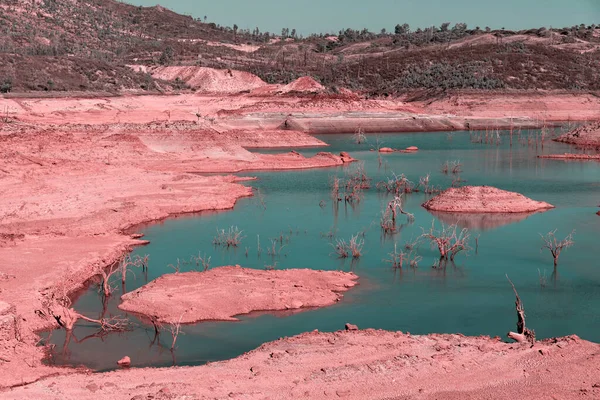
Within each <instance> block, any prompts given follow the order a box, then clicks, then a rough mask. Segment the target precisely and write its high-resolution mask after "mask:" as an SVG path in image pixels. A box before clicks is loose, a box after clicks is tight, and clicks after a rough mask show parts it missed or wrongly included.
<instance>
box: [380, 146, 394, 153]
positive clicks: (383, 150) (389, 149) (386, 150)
mask: <svg viewBox="0 0 600 400" xmlns="http://www.w3.org/2000/svg"><path fill="white" fill-rule="evenodd" d="M394 151H395V150H394V149H392V148H390V147H382V148H380V149H379V152H380V153H393V152H394Z"/></svg>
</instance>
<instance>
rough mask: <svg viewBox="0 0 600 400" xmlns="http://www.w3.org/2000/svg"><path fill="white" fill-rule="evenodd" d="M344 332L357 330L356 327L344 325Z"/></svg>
mask: <svg viewBox="0 0 600 400" xmlns="http://www.w3.org/2000/svg"><path fill="white" fill-rule="evenodd" d="M346 330H347V331H357V330H358V326H356V325H353V324H346Z"/></svg>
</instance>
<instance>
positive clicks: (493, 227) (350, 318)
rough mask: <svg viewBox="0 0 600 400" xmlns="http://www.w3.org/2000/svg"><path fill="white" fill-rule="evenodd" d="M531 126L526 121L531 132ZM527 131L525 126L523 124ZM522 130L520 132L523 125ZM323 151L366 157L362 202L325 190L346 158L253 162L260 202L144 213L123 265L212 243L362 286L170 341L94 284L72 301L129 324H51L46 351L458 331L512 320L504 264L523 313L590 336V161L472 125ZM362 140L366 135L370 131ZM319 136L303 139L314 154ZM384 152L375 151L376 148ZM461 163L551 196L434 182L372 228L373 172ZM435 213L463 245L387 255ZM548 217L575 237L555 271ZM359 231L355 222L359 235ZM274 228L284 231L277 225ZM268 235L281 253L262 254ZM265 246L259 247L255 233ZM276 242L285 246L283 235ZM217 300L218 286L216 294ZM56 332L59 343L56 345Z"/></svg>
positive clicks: (104, 354) (254, 259)
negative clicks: (501, 207)
mask: <svg viewBox="0 0 600 400" xmlns="http://www.w3.org/2000/svg"><path fill="white" fill-rule="evenodd" d="M530 134H533V133H530ZM523 135H524V136H525V134H523ZM525 137H526V136H525ZM319 138H320V139H322V140H324V141H326V142H328V143H329V144H330V147H329V148H328V149H327V150H328V151H331V152H339V151H342V150H344V151H349V152H350V153H351V154H352V155H353V156H354V157H355V158H357V159H360V160H362V161H364V166H365V170H366V172H367V174H368V175H369V177H371V178H372V185H371V186H372V187H371V189H369V190H364V192H363V197H362V199H361V200H360V202H357V203H355V204H344V203H342V204H335V205H334V203H336V202H334V201H332V200H331V198H330V182H331V180H332V177H334V176H337V177H344V176H345V175H346V174H347V171H348V168H353V167H352V166H351V167H339V168H332V169H315V170H305V171H279V172H260V173H258V172H253V173H247V174H240V175H242V176H257V177H258V178H259V179H258V180H257V181H251V182H246V184H248V185H251V186H252V187H254V188H256V189H259V190H260V193H261V195H262V196H261V197H262V199H263V202H264V204H262V203H261V202H260V201H258V200H257V197H258V196H257V197H255V198H246V199H241V200H240V201H239V202H238V203H237V205H236V207H235V209H234V210H232V211H228V212H218V213H201V214H200V215H191V216H182V217H179V218H174V219H169V220H166V221H162V222H160V223H158V224H151V225H147V226H144V227H136V229H135V231H136V232H137V231H139V230H140V229H143V232H144V233H145V235H146V236H145V239H148V240H149V241H150V244H149V245H147V246H145V247H142V248H137V249H135V250H134V254H136V255H141V256H143V255H145V254H148V255H149V257H150V265H149V268H148V270H147V271H146V273H139V272H136V276H135V277H133V276H131V277H128V280H127V287H126V288H125V289H126V290H128V291H131V290H135V289H137V288H138V287H140V286H142V285H144V284H145V283H146V282H148V281H151V280H154V279H156V278H158V277H159V276H161V275H163V274H165V273H172V272H173V269H171V268H169V267H168V266H169V265H176V264H177V261H178V260H179V266H180V269H181V271H182V272H183V271H189V270H192V269H196V268H198V267H197V266H196V265H195V263H193V262H190V261H189V260H190V258H191V256H192V255H198V254H199V253H201V254H205V255H207V256H210V257H211V267H215V266H221V265H235V264H240V265H242V266H244V267H248V268H256V269H264V268H265V267H267V266H272V265H274V264H275V262H277V268H280V269H285V268H312V269H320V270H341V271H352V272H354V273H356V274H357V275H358V276H359V277H360V279H359V286H357V287H355V288H353V289H351V290H349V291H348V292H346V293H345V294H344V297H343V299H342V301H340V302H339V303H337V304H335V305H333V306H331V307H325V308H321V309H311V310H305V311H303V312H300V313H295V312H290V313H285V314H273V313H264V312H262V313H253V314H250V315H244V316H239V321H237V322H214V321H211V322H204V323H200V324H195V325H190V326H184V327H182V333H181V334H180V335H179V336H178V339H177V345H176V348H175V350H174V352H171V351H170V348H171V343H172V336H171V333H170V331H169V329H168V327H165V328H166V329H163V330H162V332H161V333H160V334H159V335H156V334H155V331H154V328H153V326H152V324H150V323H148V322H144V321H142V320H140V319H138V318H136V316H134V315H127V314H125V313H123V312H122V311H121V310H119V309H118V304H119V301H120V300H119V298H120V295H121V293H122V291H123V290H124V288H121V284H120V281H119V282H118V289H117V291H116V293H114V295H113V296H111V297H110V298H109V299H108V301H106V302H105V303H104V304H103V301H102V296H100V295H99V293H98V291H97V289H96V288H95V285H94V284H91V285H90V286H89V288H88V289H87V290H85V291H84V292H83V293H81V295H79V296H78V298H77V299H76V301H75V302H74V307H75V308H76V309H77V311H79V312H80V313H82V314H85V315H88V316H90V317H94V318H95V317H98V316H100V315H102V314H103V313H105V314H106V315H126V316H128V317H129V318H130V320H131V321H132V323H133V329H132V330H131V331H127V332H122V333H115V334H110V335H106V334H100V333H99V332H98V329H97V327H96V326H92V325H89V324H81V325H78V326H77V327H76V329H75V330H74V331H73V334H72V336H71V337H67V335H66V333H65V331H64V330H56V331H53V332H52V333H51V335H50V334H49V336H50V338H49V342H50V343H52V344H54V345H55V348H54V350H53V351H52V354H51V357H50V359H49V362H53V363H56V364H69V365H81V364H84V365H86V366H88V367H90V368H93V369H97V370H107V369H114V368H116V366H117V365H116V361H117V360H119V359H120V358H122V357H123V356H125V355H127V356H129V357H131V359H132V365H133V366H136V367H137V366H170V365H173V364H174V363H176V364H177V365H197V364H203V363H206V362H209V361H215V360H224V359H229V358H233V357H236V356H238V355H240V354H242V353H244V352H247V351H250V350H252V349H254V348H256V347H258V346H260V345H261V344H262V343H264V342H267V341H271V340H276V339H278V338H280V337H284V336H291V335H295V334H299V333H301V332H306V331H311V330H314V329H318V330H320V331H335V330H339V329H343V327H344V324H345V323H347V322H350V323H353V324H357V325H358V326H359V327H360V328H379V329H388V330H402V331H410V332H411V333H414V334H425V333H431V332H460V333H463V334H466V335H491V336H496V335H498V336H503V335H504V334H505V333H506V332H507V331H508V330H509V329H511V328H514V324H515V316H514V294H513V292H512V289H511V287H510V285H508V284H507V282H506V278H505V275H506V274H508V275H509V276H510V277H511V280H512V281H513V282H514V283H515V285H516V286H517V288H518V290H519V294H520V296H521V298H522V300H523V302H524V303H525V307H526V312H527V323H528V325H529V326H531V327H532V328H534V329H535V330H536V333H537V335H538V337H540V338H543V337H549V336H562V335H567V334H572V333H575V334H578V335H579V336H581V337H583V338H585V339H588V340H594V341H600V314H599V313H598V312H597V309H598V307H600V291H599V290H598V287H600V268H598V266H597V264H598V263H597V259H596V257H595V254H596V247H597V238H598V237H600V219H598V218H597V217H596V216H595V215H594V214H595V213H596V211H597V208H596V206H597V201H598V195H599V192H600V187H599V186H598V184H597V183H598V182H599V181H600V166H599V165H598V163H564V162H559V161H553V160H545V159H538V158H536V155H537V154H540V153H541V151H542V149H541V148H540V147H538V148H536V147H535V146H534V145H533V144H528V142H527V140H525V141H521V142H519V141H517V140H516V139H515V141H514V143H513V146H512V148H511V147H510V146H509V143H508V140H504V139H505V137H503V141H502V143H499V144H498V145H496V144H494V145H485V144H480V143H472V142H471V139H472V137H471V136H470V135H469V133H468V132H457V133H455V134H454V135H451V139H449V136H448V135H447V134H446V133H428V134H422V133H419V134H396V135H392V134H388V135H380V136H379V140H380V142H383V145H385V146H388V147H393V148H406V147H408V146H411V145H414V146H417V147H419V149H420V150H419V152H417V153H414V154H401V153H392V154H385V155H379V154H377V153H376V152H372V151H370V149H371V147H373V146H372V145H371V144H363V145H357V144H355V143H352V141H351V137H350V136H349V135H325V136H321V137H319ZM368 140H369V142H374V141H375V137H374V136H372V135H369V136H368ZM318 151H320V150H318V149H303V150H301V151H300V152H301V153H303V154H305V155H311V154H314V153H316V152H318ZM543 151H544V152H545V153H552V152H555V153H557V152H565V151H569V149H568V147H567V146H564V145H560V144H555V143H551V142H547V143H546V144H545V146H544V149H543ZM380 159H381V165H380V162H379V160H380ZM455 160H458V161H460V163H461V164H462V169H463V171H462V172H461V174H460V176H461V179H464V180H466V181H467V184H469V185H484V184H485V185H491V186H496V187H498V188H501V189H504V190H510V191H515V192H519V193H522V194H524V195H525V196H528V197H531V198H533V199H535V200H541V201H546V202H549V203H551V204H553V205H555V206H556V209H553V210H549V211H547V212H544V213H535V214H531V215H510V216H504V215H502V216H500V215H494V216H488V215H483V216H481V215H468V216H465V215H458V216H455V215H440V214H430V213H429V212H427V211H426V210H424V209H423V208H422V207H421V204H422V203H423V202H424V201H426V200H427V199H428V198H429V197H430V195H426V194H424V193H412V194H409V195H405V196H404V201H403V207H404V209H405V210H406V211H407V212H410V213H412V214H414V218H415V219H414V222H413V223H409V222H406V221H405V220H404V219H399V220H398V226H397V230H396V232H395V233H394V234H393V235H391V236H390V235H382V233H381V229H380V219H381V212H382V210H383V209H384V208H385V206H386V205H387V204H388V202H389V201H390V195H388V194H386V193H381V192H378V191H377V190H376V188H375V184H376V183H377V182H380V181H384V180H386V179H388V178H389V177H391V176H392V174H393V173H396V174H402V173H403V174H405V175H406V176H407V177H408V179H410V180H411V181H413V182H419V178H420V177H423V176H425V175H426V174H430V181H431V184H432V185H435V186H436V187H442V188H446V187H449V186H450V185H451V184H452V181H453V177H452V176H450V175H451V174H449V175H446V174H444V173H442V172H441V169H440V167H441V165H442V164H443V163H445V162H446V161H455ZM432 220H434V221H435V224H436V225H437V226H440V223H441V222H444V223H446V224H451V223H457V224H458V225H460V226H461V227H466V228H468V229H469V230H470V231H471V232H470V233H471V240H470V243H469V244H470V247H471V248H472V250H471V251H469V252H468V253H465V254H463V253H461V254H459V255H458V256H457V258H456V259H455V263H454V264H453V263H448V264H447V265H445V267H444V266H443V265H442V266H440V262H439V253H438V252H437V249H434V248H431V247H430V246H429V243H421V245H420V246H419V247H418V250H417V252H418V255H419V257H421V260H420V262H419V263H418V266H417V267H416V268H409V267H404V268H403V269H394V268H392V267H391V265H390V264H389V263H387V262H386V261H385V260H386V259H387V258H388V254H389V253H390V252H392V251H393V250H394V245H395V244H397V246H398V248H403V246H405V245H406V244H407V243H412V242H413V241H414V240H415V239H416V238H418V237H419V236H421V235H422V234H423V231H424V230H428V229H429V228H430V227H431V224H432ZM230 226H238V227H239V228H240V229H241V230H243V235H244V236H245V238H244V239H243V241H242V243H241V245H240V247H239V248H237V249H229V250H226V249H222V248H216V247H214V246H213V244H212V241H213V237H214V236H215V232H216V230H217V229H226V228H228V227H230ZM554 229H558V235H559V236H560V235H567V234H568V233H569V232H571V231H572V230H573V229H575V231H576V234H575V245H574V246H573V248H571V249H569V250H567V251H565V252H564V253H563V254H562V255H561V258H560V263H559V266H558V269H557V273H554V272H553V264H552V257H551V256H550V254H549V253H547V252H542V251H540V247H541V242H540V236H539V234H540V233H542V234H545V233H547V232H549V231H552V230H554ZM357 234H358V235H360V236H359V237H360V239H361V240H364V248H363V249H362V256H361V257H360V258H358V259H352V258H351V257H350V258H348V259H339V258H337V256H336V255H335V254H334V248H333V246H332V243H334V242H335V240H336V239H343V240H345V241H349V240H350V238H351V237H352V236H354V235H357ZM363 235H364V236H363ZM282 238H283V239H282ZM271 240H275V241H276V243H277V248H278V249H279V250H278V251H277V253H278V254H277V255H275V256H273V255H269V254H268V253H267V247H269V245H271V243H272V242H271ZM259 241H260V247H261V248H262V251H261V252H259V251H258V242H259ZM281 246H283V247H282V248H283V250H281V249H280V247H281ZM224 301H225V300H224ZM65 343H66V344H67V346H65Z"/></svg>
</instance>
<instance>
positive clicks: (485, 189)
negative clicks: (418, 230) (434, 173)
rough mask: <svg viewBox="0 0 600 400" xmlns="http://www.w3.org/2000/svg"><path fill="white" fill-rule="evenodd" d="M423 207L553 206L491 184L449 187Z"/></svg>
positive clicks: (494, 209) (492, 209) (505, 209)
mask: <svg viewBox="0 0 600 400" xmlns="http://www.w3.org/2000/svg"><path fill="white" fill-rule="evenodd" d="M423 207H425V208H426V209H428V210H431V211H443V212H454V213H456V212H463V213H528V212H535V211H541V210H548V209H550V208H554V206H553V205H551V204H548V203H545V202H543V201H535V200H532V199H530V198H527V197H525V196H523V195H522V194H519V193H515V192H509V191H506V190H501V189H497V188H494V187H491V186H464V187H460V188H450V189H448V190H446V191H444V192H442V193H441V194H439V195H437V196H436V197H434V198H433V199H431V200H429V201H427V202H425V203H423Z"/></svg>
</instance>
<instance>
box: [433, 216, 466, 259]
mask: <svg viewBox="0 0 600 400" xmlns="http://www.w3.org/2000/svg"><path fill="white" fill-rule="evenodd" d="M421 237H422V238H425V239H428V240H429V241H430V242H431V244H432V245H435V246H436V247H437V248H438V250H439V252H440V259H441V260H450V261H454V257H456V255H457V254H458V253H460V252H461V251H467V250H469V245H468V242H469V237H470V234H469V230H468V229H467V228H463V229H462V230H460V231H458V227H457V226H456V225H450V226H446V225H444V224H443V223H442V227H441V228H440V229H439V230H438V229H436V228H435V221H433V222H432V223H431V228H430V229H429V231H425V230H423V234H422V235H421Z"/></svg>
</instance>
